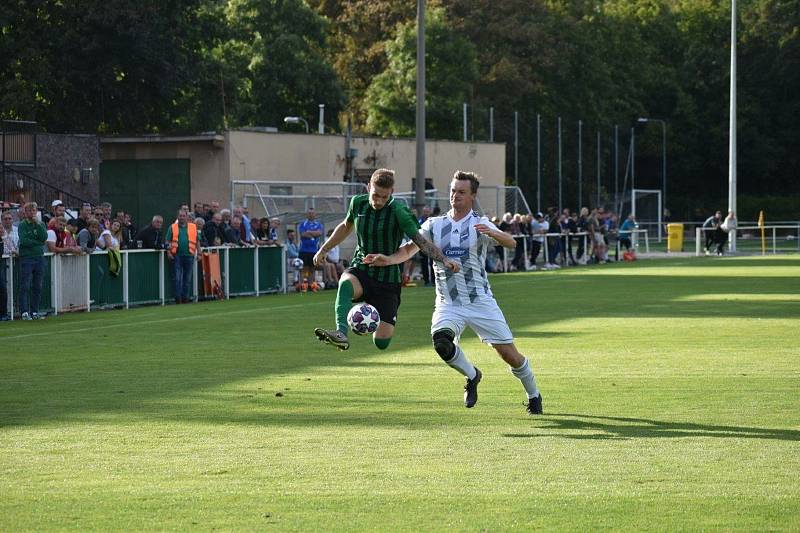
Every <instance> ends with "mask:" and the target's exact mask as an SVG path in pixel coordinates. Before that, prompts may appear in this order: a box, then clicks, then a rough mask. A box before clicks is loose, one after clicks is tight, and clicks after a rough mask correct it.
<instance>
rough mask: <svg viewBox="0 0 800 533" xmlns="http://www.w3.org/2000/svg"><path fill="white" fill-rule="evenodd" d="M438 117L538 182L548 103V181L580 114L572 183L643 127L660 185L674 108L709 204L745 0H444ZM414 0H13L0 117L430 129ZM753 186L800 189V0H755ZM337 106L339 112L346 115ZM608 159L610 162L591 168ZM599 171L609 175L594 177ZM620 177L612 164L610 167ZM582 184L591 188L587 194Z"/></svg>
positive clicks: (688, 164) (741, 47) (672, 153)
mask: <svg viewBox="0 0 800 533" xmlns="http://www.w3.org/2000/svg"><path fill="white" fill-rule="evenodd" d="M428 6H429V8H430V10H431V15H430V16H429V18H428V28H427V37H428V40H427V43H428V54H427V58H428V65H427V98H428V101H427V106H428V107H427V111H428V113H427V114H428V121H427V129H428V133H429V136H430V137H439V138H452V139H458V138H460V137H461V105H462V103H463V102H467V103H468V104H469V106H470V123H471V133H472V135H473V136H474V137H475V138H476V139H481V138H487V137H488V126H487V123H488V120H487V115H488V113H487V112H488V109H489V108H490V107H492V108H494V116H495V139H496V140H498V141H500V142H505V143H506V144H507V146H508V157H507V161H508V176H511V175H512V173H513V170H512V169H513V165H514V161H513V153H514V152H513V147H512V145H513V131H514V129H513V118H512V117H513V115H514V111H518V112H519V116H520V128H519V131H520V150H519V154H520V159H519V169H520V185H521V186H522V187H523V189H524V190H525V192H527V193H528V194H529V195H532V194H534V193H535V190H534V184H535V172H536V168H535V163H536V152H535V143H534V142H533V141H534V139H535V137H534V135H535V116H536V115H537V114H540V115H541V116H542V131H543V134H544V142H543V173H544V176H543V179H544V183H545V192H546V195H547V198H546V201H547V202H552V201H554V197H553V191H554V190H555V187H554V181H553V180H554V179H555V178H554V176H555V172H556V163H557V161H556V147H555V124H556V118H557V117H562V119H563V121H562V126H563V135H564V147H563V148H564V149H563V152H564V155H563V159H564V161H563V172H564V179H565V187H566V190H565V196H566V197H569V198H574V197H575V187H576V176H577V173H578V169H577V163H576V162H577V146H576V145H577V142H576V141H577V131H576V130H577V128H576V126H577V121H578V120H579V119H580V120H582V121H583V124H584V130H583V131H584V135H585V138H584V139H582V140H583V141H584V144H583V146H584V149H583V154H582V155H583V160H584V170H583V171H584V175H585V176H589V175H590V174H592V173H593V172H594V170H593V167H590V166H589V165H587V164H586V162H588V161H592V160H593V159H594V156H595V155H596V154H595V153H594V148H593V145H594V142H593V140H594V135H595V134H596V133H597V132H598V131H599V132H601V134H602V138H603V143H604V146H605V147H606V148H603V149H602V153H601V155H602V158H603V161H604V162H605V163H604V164H605V167H604V169H603V171H604V172H605V174H604V175H605V176H608V175H609V173H610V166H609V164H610V163H609V162H610V152H609V150H608V148H607V147H608V145H609V142H610V134H611V131H612V127H613V126H614V125H615V124H618V125H619V126H620V129H621V131H622V132H623V135H622V137H623V138H622V140H623V146H622V147H621V148H622V157H623V162H622V163H623V167H624V155H625V152H626V151H627V132H628V130H629V128H630V127H636V132H637V162H636V164H637V184H640V185H644V186H648V187H656V186H658V184H659V177H660V168H661V167H660V162H661V155H662V153H661V136H660V128H659V127H658V126H657V125H656V124H652V123H651V124H648V125H637V123H636V119H637V118H638V117H641V116H646V117H651V118H661V119H664V120H665V121H666V122H667V125H668V126H667V135H668V152H669V176H670V177H669V183H670V187H669V188H670V191H671V195H670V198H671V200H670V207H673V209H674V210H675V208H676V207H682V206H683V207H684V208H685V209H678V210H677V211H678V216H692V215H693V213H691V212H690V210H689V206H691V205H694V204H697V203H698V202H701V200H702V201H703V202H706V203H707V204H709V206H711V205H715V206H716V205H719V202H720V200H721V199H723V198H724V197H725V194H726V189H727V144H728V83H729V53H730V48H729V29H730V3H728V2H715V1H711V0H704V1H697V0H428ZM415 15H416V2H415V1H414V0H347V1H344V0H306V1H303V0H175V1H173V2H163V1H162V2H157V1H155V0H141V1H139V2H127V1H123V0H104V1H102V2H101V1H100V0H71V1H69V2H64V1H63V0H8V1H7V2H5V3H4V5H3V9H2V10H0V118H15V119H27V120H36V121H38V122H39V123H40V124H41V125H42V126H43V127H44V128H45V129H47V130H49V131H82V132H104V133H105V132H108V133H146V132H164V133H169V132H196V131H204V130H210V129H218V128H223V127H234V126H244V125H279V124H281V122H282V118H283V116H286V115H301V116H304V117H306V118H312V117H313V116H315V115H316V112H317V105H318V104H320V103H324V104H326V106H327V110H328V117H331V116H335V115H336V114H337V112H340V111H341V112H345V113H346V114H347V115H348V117H352V119H353V122H354V124H355V126H356V128H358V129H362V130H368V131H371V132H375V133H379V134H382V135H412V134H413V132H414V111H413V109H414V104H415V102H414V98H415V90H414V88H415V56H416V45H415V35H416V28H415ZM739 20H740V23H739V35H738V66H739V75H738V112H737V113H738V123H739V130H738V139H739V176H740V179H739V191H740V193H742V194H752V195H766V194H769V193H772V194H775V193H785V192H787V191H789V192H791V191H797V186H796V184H795V182H796V172H797V170H796V169H797V168H798V166H800V160H799V159H800V146H798V144H800V142H799V141H798V139H800V136H798V135H797V133H796V130H797V125H796V121H797V118H796V117H797V116H800V31H798V28H799V27H800V0H740V1H739ZM330 122H331V121H330V119H329V123H330ZM590 168H592V170H589V169H590ZM590 187H591V186H590ZM605 187H606V188H608V187H609V185H608V184H606V185H605ZM570 203H574V202H570Z"/></svg>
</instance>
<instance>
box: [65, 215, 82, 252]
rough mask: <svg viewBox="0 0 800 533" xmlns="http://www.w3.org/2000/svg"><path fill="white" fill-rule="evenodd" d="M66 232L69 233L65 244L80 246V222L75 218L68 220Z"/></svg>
mask: <svg viewBox="0 0 800 533" xmlns="http://www.w3.org/2000/svg"><path fill="white" fill-rule="evenodd" d="M64 231H65V232H66V233H67V236H66V238H65V242H67V243H69V244H70V245H71V246H78V237H77V235H78V221H77V220H75V219H74V218H70V219H67V223H66V226H65V228H64ZM78 249H79V250H80V247H78ZM78 253H80V252H78Z"/></svg>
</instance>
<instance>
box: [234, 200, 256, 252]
mask: <svg viewBox="0 0 800 533" xmlns="http://www.w3.org/2000/svg"><path fill="white" fill-rule="evenodd" d="M233 216H235V217H239V219H240V220H241V221H242V223H241V225H240V226H239V236H240V237H241V240H242V241H243V242H245V243H248V244H250V242H251V239H250V232H251V231H252V228H251V227H250V217H248V216H247V215H245V213H244V208H243V207H241V206H237V207H236V208H234V210H233Z"/></svg>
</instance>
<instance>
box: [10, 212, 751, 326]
mask: <svg viewBox="0 0 800 533" xmlns="http://www.w3.org/2000/svg"><path fill="white" fill-rule="evenodd" d="M177 213H178V214H177V216H176V219H175V221H174V222H173V223H170V224H168V225H167V226H166V227H165V224H164V217H163V216H162V215H155V216H153V217H152V219H151V220H150V221H149V224H147V225H145V226H142V227H138V228H137V226H136V225H135V223H134V221H133V219H132V216H131V214H130V213H127V212H125V211H123V210H117V211H113V209H112V205H111V204H110V203H108V202H103V203H101V204H98V205H91V204H88V203H86V204H83V205H81V206H80V209H79V210H78V212H77V214H73V213H71V212H69V211H68V210H67V209H66V206H65V205H64V203H63V202H62V201H61V200H54V201H53V202H52V203H51V204H50V209H49V210H48V211H46V212H45V211H44V210H40V209H39V208H38V206H37V205H36V204H35V203H29V204H25V206H23V208H22V209H20V210H19V211H18V212H12V211H11V210H8V211H4V212H3V213H2V215H1V216H2V224H1V225H0V238H1V239H2V249H0V252H2V253H3V254H5V255H11V256H19V258H20V260H21V261H20V262H21V267H20V268H21V271H20V274H21V285H22V287H21V289H22V292H24V293H25V294H26V298H27V293H28V291H29V290H30V291H31V294H32V295H33V296H32V297H31V300H26V299H23V298H20V303H21V304H24V310H23V311H22V312H23V318H29V319H35V318H41V316H42V315H40V314H39V313H38V292H37V290H36V286H37V284H38V286H39V290H40V289H41V269H40V267H39V259H40V258H41V256H42V254H43V253H45V252H49V253H52V254H89V253H93V252H98V251H107V252H119V251H120V250H131V249H150V250H162V249H165V250H167V251H168V252H173V253H171V254H170V257H171V258H173V256H176V257H177V255H180V254H178V252H177V250H176V249H175V248H174V245H175V242H172V241H173V240H172V235H171V228H172V227H173V224H176V223H179V222H180V223H181V224H182V225H181V228H183V227H184V226H186V227H188V226H193V227H194V228H196V243H192V244H193V246H192V250H193V251H195V253H194V254H193V255H194V256H195V257H197V256H198V255H199V254H198V253H196V252H197V251H198V250H202V249H203V248H207V247H217V246H228V247H256V246H283V247H285V249H286V257H287V260H288V271H289V272H290V274H291V276H292V284H293V285H294V286H295V287H296V288H297V289H300V288H301V287H308V286H310V285H311V284H313V286H314V287H315V288H316V287H317V283H316V280H317V278H318V277H320V278H321V283H320V284H319V287H321V288H335V287H336V286H337V285H338V279H339V277H340V276H341V275H342V273H343V271H344V269H345V267H346V265H347V263H346V261H345V260H344V259H343V258H342V257H341V254H340V251H339V249H338V247H336V248H335V249H333V250H331V251H330V253H329V254H328V257H327V262H326V264H324V265H323V266H322V267H321V268H318V267H315V266H314V265H313V257H314V254H315V253H316V252H317V251H318V250H319V247H320V245H321V243H322V241H323V240H324V238H323V236H324V235H326V233H325V228H324V225H323V224H322V222H321V221H319V220H318V219H317V216H316V213H315V211H314V209H313V208H311V209H308V211H307V213H306V219H305V220H303V221H301V222H300V223H299V224H298V225H297V229H296V230H295V229H293V228H287V229H286V232H285V234H284V233H283V232H282V231H281V224H282V222H281V219H280V218H277V217H273V218H269V217H262V218H258V217H252V218H251V217H250V215H249V212H248V209H247V208H245V207H243V206H236V207H234V208H233V209H232V210H231V209H222V208H220V203H219V202H217V201H213V202H210V203H202V202H196V203H194V206H193V208H192V209H191V210H190V209H189V205H188V204H183V205H181V206H180V208H179V209H178V210H177ZM184 214H185V217H184ZM439 214H440V212H439V209H438V207H436V208H434V209H431V208H429V207H425V208H424V209H423V210H422V212H421V214H420V215H419V217H418V218H419V222H420V223H422V222H424V221H425V220H426V219H427V218H428V217H430V216H437V215H439ZM170 218H171V217H170ZM15 219H18V220H15ZM492 222H494V224H495V225H496V226H497V227H498V228H499V229H500V230H501V231H505V232H507V233H509V234H510V235H512V236H513V237H514V239H515V240H516V241H517V247H516V249H515V250H514V251H513V252H507V251H506V250H505V249H504V248H502V247H501V246H497V247H495V249H494V250H492V253H490V254H489V256H488V257H487V263H486V268H487V270H488V271H490V272H506V271H509V272H512V271H522V270H536V269H544V270H550V269H557V268H561V267H564V266H574V265H586V264H597V263H605V262H608V261H611V260H612V258H611V257H610V256H609V250H615V253H614V257H613V260H619V259H620V253H621V252H624V253H623V254H622V255H623V258H625V259H628V258H631V256H633V253H634V252H633V250H634V243H635V236H634V232H635V231H636V230H637V229H638V224H637V222H636V219H635V217H634V216H633V215H629V216H628V217H627V218H625V219H624V220H623V221H622V222H621V223H620V220H619V217H618V216H617V215H616V214H615V213H613V212H612V211H608V210H605V209H603V208H595V209H589V208H587V207H583V208H582V209H581V210H580V212H574V211H570V210H569V209H563V210H562V211H559V210H558V209H556V208H549V209H547V210H546V212H544V213H543V212H537V213H535V214H534V215H527V214H519V213H517V214H512V213H505V214H504V215H503V216H502V217H500V218H498V217H494V218H493V219H492ZM20 228H22V229H24V231H23V232H22V235H21V234H20ZM735 228H736V218H735V216H734V214H733V213H732V212H731V213H729V214H728V216H727V217H726V218H724V219H723V217H722V213H721V212H720V211H717V212H716V213H715V214H714V215H712V216H710V217H709V218H708V219H707V220H706V221H705V223H704V224H703V230H704V232H705V241H706V242H705V249H706V254H707V255H709V254H711V253H715V254H718V255H722V253H723V248H724V245H725V242H726V241H727V233H728V232H729V231H730V230H732V229H735ZM192 231H195V230H192ZM331 231H332V230H328V231H327V235H328V236H329V235H330V234H331ZM39 239H41V242H39ZM195 245H196V248H195ZM712 249H713V250H714V251H713V252H712ZM182 250H184V252H185V248H182ZM506 253H510V254H513V256H509V257H507V258H506V257H505V254H506ZM179 262H181V261H178V260H177V259H175V260H173V263H175V264H177V263H179ZM23 263H24V265H23ZM183 263H185V261H183ZM417 268H418V269H419V278H421V280H422V281H423V282H424V284H425V285H431V284H432V283H433V270H432V264H431V261H430V259H429V258H427V257H425V256H424V255H422V254H418V255H417V257H416V258H414V259H413V260H411V261H409V262H408V263H407V264H406V265H405V267H404V270H403V273H404V282H405V283H408V282H409V281H410V280H411V278H412V276H414V275H415V269H417ZM184 270H185V268H184ZM182 272H183V271H182ZM185 277H186V276H185V275H183V273H178V272H177V271H176V273H175V278H176V280H178V279H179V278H180V280H181V284H183V281H182V280H183V279H184V278H185ZM6 286H7V283H6V276H5V273H4V272H3V273H2V274H0V320H7V319H8V311H7V310H6V309H5V306H6ZM178 289H179V288H178V287H177V286H176V290H178ZM181 291H182V292H183V289H181ZM176 294H178V293H177V292H176Z"/></svg>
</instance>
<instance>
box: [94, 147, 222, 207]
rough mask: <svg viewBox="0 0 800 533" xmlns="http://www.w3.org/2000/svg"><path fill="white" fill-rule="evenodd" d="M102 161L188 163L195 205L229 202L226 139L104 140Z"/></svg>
mask: <svg viewBox="0 0 800 533" xmlns="http://www.w3.org/2000/svg"><path fill="white" fill-rule="evenodd" d="M100 143H101V148H102V156H103V160H114V159H188V160H189V161H190V172H191V177H192V190H191V194H192V201H193V202H194V201H196V200H199V201H202V202H209V201H211V200H219V201H220V202H222V203H226V202H227V201H228V197H229V196H230V187H229V185H228V183H229V182H228V177H227V176H228V174H229V171H228V166H227V156H226V152H227V150H226V147H225V140H224V137H223V136H221V135H209V136H196V137H128V138H114V137H104V138H102V139H101V140H100Z"/></svg>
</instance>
